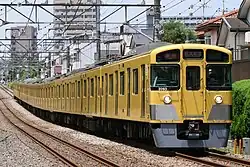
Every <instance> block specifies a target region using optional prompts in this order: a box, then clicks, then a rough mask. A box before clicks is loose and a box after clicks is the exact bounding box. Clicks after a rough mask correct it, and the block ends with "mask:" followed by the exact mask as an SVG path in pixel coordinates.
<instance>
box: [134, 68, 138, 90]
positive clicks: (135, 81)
mask: <svg viewBox="0 0 250 167" xmlns="http://www.w3.org/2000/svg"><path fill="white" fill-rule="evenodd" d="M133 93H134V94H138V69H133Z"/></svg>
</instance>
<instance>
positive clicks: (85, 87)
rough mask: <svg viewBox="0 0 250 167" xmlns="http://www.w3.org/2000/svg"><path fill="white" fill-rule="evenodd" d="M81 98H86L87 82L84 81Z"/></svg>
mask: <svg viewBox="0 0 250 167" xmlns="http://www.w3.org/2000/svg"><path fill="white" fill-rule="evenodd" d="M83 87H84V88H83V96H84V97H87V80H86V79H85V80H84V81H83Z"/></svg>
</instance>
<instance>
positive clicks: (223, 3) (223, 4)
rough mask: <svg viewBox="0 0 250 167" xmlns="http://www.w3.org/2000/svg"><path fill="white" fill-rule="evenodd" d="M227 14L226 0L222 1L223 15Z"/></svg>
mask: <svg viewBox="0 0 250 167" xmlns="http://www.w3.org/2000/svg"><path fill="white" fill-rule="evenodd" d="M224 14H225V0H222V15H224Z"/></svg>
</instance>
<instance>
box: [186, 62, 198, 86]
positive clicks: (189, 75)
mask: <svg viewBox="0 0 250 167" xmlns="http://www.w3.org/2000/svg"><path fill="white" fill-rule="evenodd" d="M186 89H187V90H199V89H200V67H199V66H188V67H187V68H186Z"/></svg>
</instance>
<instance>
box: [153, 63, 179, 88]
mask: <svg viewBox="0 0 250 167" xmlns="http://www.w3.org/2000/svg"><path fill="white" fill-rule="evenodd" d="M157 68H171V70H172V69H174V70H176V73H174V74H175V76H171V78H173V77H174V78H175V80H174V81H176V85H171V86H161V85H160V86H159V85H155V83H156V77H157V75H156V74H157V73H158V72H157V71H158V69H157ZM180 72H181V67H180V65H179V64H150V75H149V76H150V90H151V91H166V90H171V91H177V90H179V89H180V87H181V76H180ZM171 74H173V73H172V72H171ZM154 76H155V77H154ZM164 79H165V78H164Z"/></svg>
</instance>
